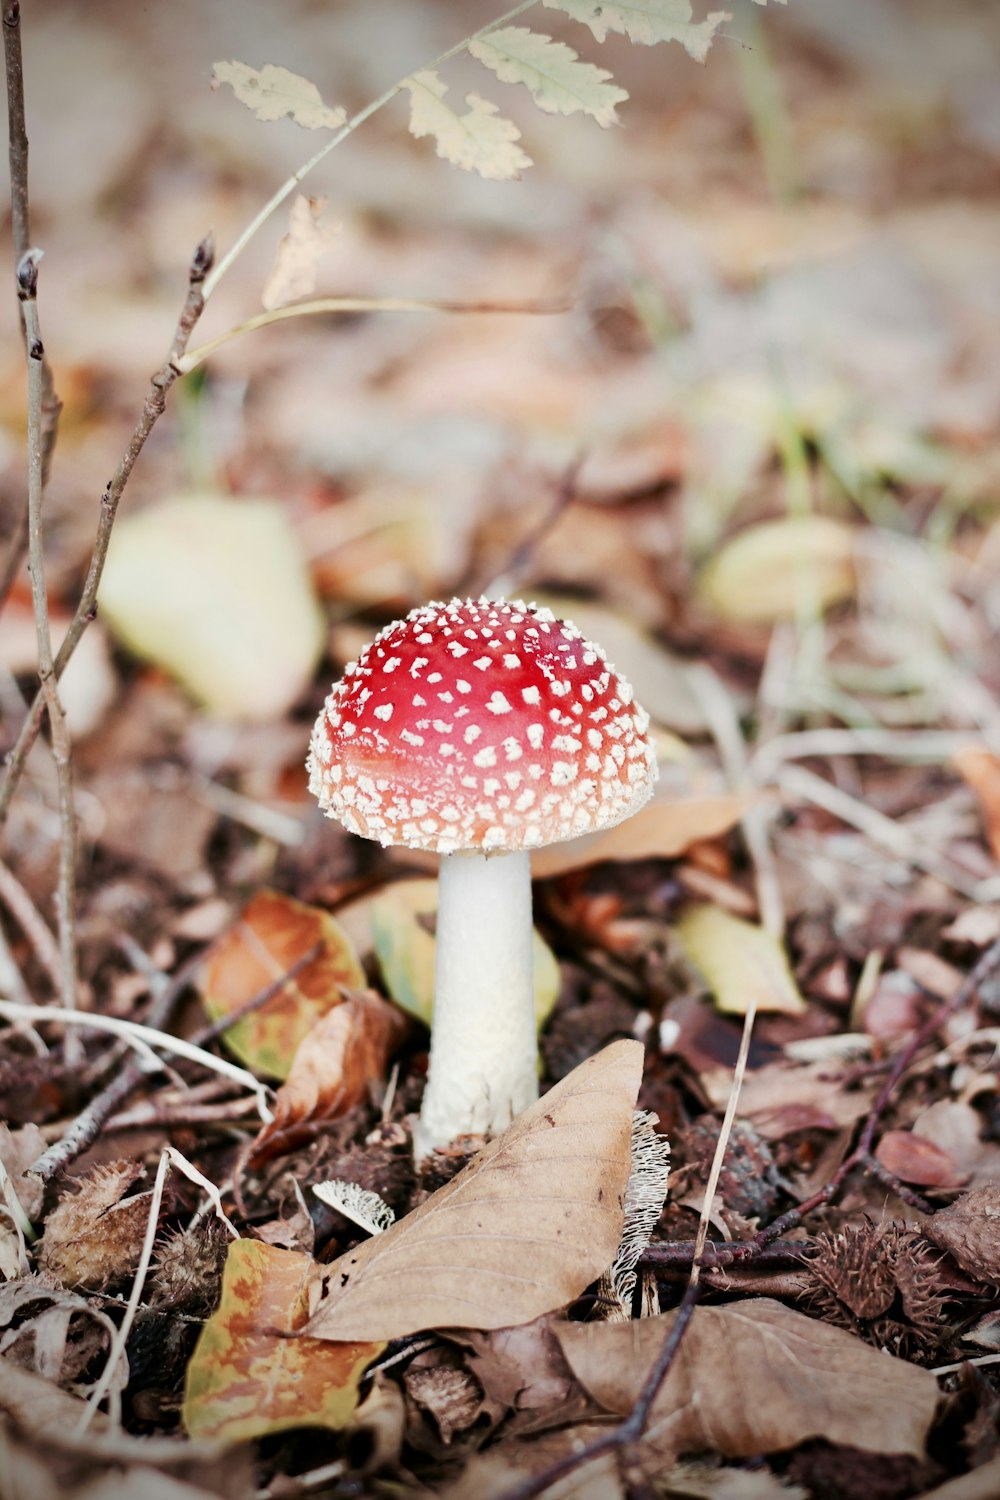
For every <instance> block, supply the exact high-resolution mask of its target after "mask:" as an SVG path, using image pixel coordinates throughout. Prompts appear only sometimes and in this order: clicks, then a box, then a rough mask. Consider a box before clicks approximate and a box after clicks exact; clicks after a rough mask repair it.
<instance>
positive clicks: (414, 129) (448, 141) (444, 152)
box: [402, 70, 531, 181]
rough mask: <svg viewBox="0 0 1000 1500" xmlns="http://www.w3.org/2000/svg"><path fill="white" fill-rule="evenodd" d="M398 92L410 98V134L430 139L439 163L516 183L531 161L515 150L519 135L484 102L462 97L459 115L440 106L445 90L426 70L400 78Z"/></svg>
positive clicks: (514, 126) (488, 103)
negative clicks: (463, 104)
mask: <svg viewBox="0 0 1000 1500" xmlns="http://www.w3.org/2000/svg"><path fill="white" fill-rule="evenodd" d="M402 87H403V88H404V89H406V90H407V92H408V93H409V95H410V134H411V135H415V136H424V135H432V136H433V137H434V143H435V148H436V150H437V154H438V156H442V157H444V159H445V161H450V162H452V163H453V164H454V165H455V166H456V167H462V168H463V169H464V170H465V171H467V172H478V173H479V175H480V177H486V178H490V179H492V180H495V181H503V180H504V179H508V178H511V177H520V175H521V172H522V171H523V169H524V168H525V167H530V166H531V157H530V156H528V155H527V154H526V153H525V152H524V151H522V150H521V148H520V146H518V145H517V142H518V141H519V140H520V138H521V132H520V131H519V130H518V128H517V126H516V125H515V124H514V123H513V121H511V120H506V119H504V117H503V115H501V114H500V113H499V112H498V110H497V107H496V105H495V104H491V103H490V101H489V100H488V99H483V98H481V97H480V96H479V95H478V94H466V96H465V102H466V104H467V105H468V106H469V108H468V110H467V111H466V113H465V114H464V115H459V114H458V113H457V112H456V111H455V110H453V109H452V108H451V105H450V104H446V103H445V102H444V96H445V94H446V93H447V92H448V88H447V85H446V84H443V83H442V82H441V80H440V78H439V77H438V75H437V74H436V73H434V72H431V71H429V70H425V71H424V72H421V73H413V74H412V75H411V76H410V77H409V78H404V79H403V83H402Z"/></svg>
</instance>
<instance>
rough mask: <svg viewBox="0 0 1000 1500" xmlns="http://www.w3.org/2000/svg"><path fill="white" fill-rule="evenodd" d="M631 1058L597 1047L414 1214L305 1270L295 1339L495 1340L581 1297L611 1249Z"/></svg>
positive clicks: (636, 1058)
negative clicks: (306, 1306)
mask: <svg viewBox="0 0 1000 1500" xmlns="http://www.w3.org/2000/svg"><path fill="white" fill-rule="evenodd" d="M642 1057H643V1051H642V1046H641V1044H640V1043H639V1042H631V1041H622V1042H615V1043H613V1044H612V1045H611V1046H610V1047H605V1048H604V1050H603V1051H602V1052H600V1053H598V1055H597V1056H596V1057H591V1058H588V1060H587V1061H586V1062H585V1063H583V1064H581V1066H580V1067H579V1068H576V1069H575V1070H574V1071H573V1072H572V1073H570V1074H569V1075H568V1077H566V1078H564V1079H563V1080H562V1081H561V1082H560V1083H557V1084H556V1086H555V1088H553V1089H552V1090H551V1091H550V1092H549V1093H548V1094H547V1095H546V1096H545V1097H544V1098H543V1099H540V1100H539V1101H538V1102H537V1103H536V1104H533V1105H532V1106H531V1107H530V1109H526V1110H525V1111H524V1113H523V1114H521V1115H519V1116H518V1118H517V1119H516V1120H515V1121H514V1122H513V1124H512V1125H510V1126H509V1127H508V1128H507V1129H506V1130H505V1131H504V1133H503V1134H502V1135H501V1136H498V1138H497V1139H496V1140H495V1141H493V1142H491V1143H490V1145H488V1146H487V1147H486V1148H485V1150H483V1151H481V1152H480V1153H479V1154H478V1156H476V1157H475V1158H474V1159H473V1160H472V1161H471V1162H470V1163H469V1165H468V1166H467V1167H466V1168H465V1169H464V1170H463V1171H462V1172H460V1173H459V1174H458V1176H457V1177H455V1178H453V1179H452V1181H451V1182H449V1183H448V1184H447V1185H446V1186H445V1187H443V1188H440V1189H439V1190H438V1192H436V1193H433V1194H432V1195H431V1197H430V1198H428V1199H427V1200H426V1202H425V1203H422V1204H421V1205H420V1207H419V1208H417V1209H415V1210H414V1212H413V1213H411V1214H408V1215H407V1216H406V1217H405V1218H404V1219H401V1220H400V1221H399V1223H397V1224H395V1225H393V1227H392V1228H391V1229H389V1230H388V1231H387V1232H386V1233H385V1234H383V1235H379V1237H378V1238H377V1239H375V1240H370V1241H369V1242H368V1243H367V1244H365V1245H361V1246H359V1247H358V1248H357V1249H355V1250H351V1251H349V1252H348V1253H347V1254H346V1255H342V1256H341V1257H340V1259H339V1260H336V1261H334V1262H333V1263H332V1264H331V1265H329V1266H319V1267H317V1268H316V1273H315V1277H314V1287H313V1298H314V1306H315V1308H316V1310H315V1312H314V1315H313V1317H312V1319H311V1320H310V1322H309V1323H308V1325H307V1332H308V1333H309V1334H310V1335H313V1336H315V1337H317V1338H324V1339H353V1338H398V1337H402V1336H403V1335H404V1334H407V1333H416V1332H418V1331H419V1330H420V1329H423V1328H439V1327H447V1328H480V1329H484V1328H485V1329H489V1328H506V1327H510V1326H512V1325H514V1324H518V1323H528V1322H530V1321H531V1320H532V1319H534V1318H537V1317H540V1316H541V1315H542V1314H543V1313H546V1312H551V1311H552V1310H553V1309H554V1308H557V1307H563V1306H565V1305H566V1303H568V1302H570V1301H572V1299H573V1298H574V1297H577V1296H579V1295H580V1293H581V1292H582V1291H583V1290H584V1288H585V1287H586V1286H587V1285H588V1284H589V1283H590V1282H591V1281H592V1280H593V1279H594V1277H595V1276H597V1275H599V1274H600V1272H601V1271H603V1270H604V1268H605V1267H606V1266H607V1265H609V1264H610V1262H611V1260H612V1257H613V1256H614V1254H615V1251H616V1250H617V1248H618V1243H619V1240H620V1237H621V1230H622V1222H623V1204H624V1199H625V1188H626V1184H627V1182H628V1177H629V1170H630V1165H631V1158H630V1140H631V1133H632V1112H633V1110H634V1108H635V1101H636V1096H637V1094H638V1091H639V1081H640V1077H641V1073H642Z"/></svg>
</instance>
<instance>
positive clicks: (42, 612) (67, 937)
mask: <svg viewBox="0 0 1000 1500" xmlns="http://www.w3.org/2000/svg"><path fill="white" fill-rule="evenodd" d="M41 258H42V257H41V251H39V250H27V251H26V252H25V254H24V255H23V256H22V257H21V259H20V261H19V262H18V266H17V294H18V299H19V301H20V304H21V315H22V317H23V319H24V329H25V334H26V338H27V354H28V572H29V574H30V576H31V603H32V608H33V611H34V616H35V634H36V638H37V642H38V677H39V682H40V684H41V688H40V692H41V695H42V696H43V698H44V701H45V709H46V712H47V714H48V719H49V731H50V733H51V736H52V758H53V760H54V761H55V767H56V779H57V785H58V792H59V884H58V894H57V898H56V906H57V916H58V924H59V954H60V960H61V964H60V967H61V976H60V985H59V991H60V994H61V995H62V1002H63V1005H64V1006H65V1007H66V1009H67V1010H74V1009H75V1008H76V1004H77V950H76V807H75V805H74V801H73V762H72V756H71V751H70V741H69V730H68V728H67V727H66V715H65V714H64V713H63V707H62V703H61V702H60V700H59V689H58V685H57V683H56V678H55V664H54V662H53V658H52V634H51V631H50V629H49V596H48V590H47V588H46V584H45V548H44V523H43V515H42V497H43V492H44V483H45V481H44V475H43V472H42V390H43V384H44V381H43V375H42V362H43V360H44V357H45V349H44V346H43V344H42V331H41V324H40V321H39V317H38V265H39V261H40V260H41ZM80 1056H81V1048H80V1039H79V1037H78V1036H77V1035H76V1033H75V1032H72V1031H71V1032H68V1033H67V1036H66V1061H67V1063H68V1064H69V1065H70V1066H71V1067H75V1066H76V1065H77V1064H78V1063H79V1061H80Z"/></svg>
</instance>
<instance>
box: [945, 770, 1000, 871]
mask: <svg viewBox="0 0 1000 1500" xmlns="http://www.w3.org/2000/svg"><path fill="white" fill-rule="evenodd" d="M952 764H953V765H954V767H955V769H956V771H957V772H958V774H959V775H960V776H961V777H962V779H963V781H965V782H967V783H968V785H969V786H970V787H971V788H972V790H973V791H974V792H975V794H976V796H977V797H978V799H979V805H980V807H981V808H982V813H983V822H984V823H985V825H986V838H987V841H988V842H989V846H990V852H991V853H992V855H993V858H994V859H995V860H1000V755H994V753H993V752H992V750H984V749H982V748H981V747H980V746H978V745H969V746H967V748H966V749H964V750H959V751H958V752H957V754H955V755H953V756H952Z"/></svg>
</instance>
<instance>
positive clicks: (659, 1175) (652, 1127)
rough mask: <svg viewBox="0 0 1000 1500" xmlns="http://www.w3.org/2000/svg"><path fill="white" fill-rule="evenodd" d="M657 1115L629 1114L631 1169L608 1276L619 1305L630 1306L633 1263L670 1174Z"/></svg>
mask: <svg viewBox="0 0 1000 1500" xmlns="http://www.w3.org/2000/svg"><path fill="white" fill-rule="evenodd" d="M656 1124H657V1116H656V1115H654V1114H651V1113H650V1112H649V1111H648V1110H642V1109H637V1110H636V1111H635V1113H634V1114H633V1116H632V1170H631V1173H630V1174H629V1179H628V1186H627V1187H626V1189H625V1223H624V1226H623V1228H622V1237H621V1242H620V1243H619V1246H618V1253H617V1255H616V1256H615V1258H614V1260H613V1261H612V1263H611V1269H610V1271H609V1273H608V1274H609V1277H610V1281H611V1285H612V1287H613V1288H614V1292H615V1296H616V1297H617V1299H618V1301H619V1303H620V1304H621V1306H622V1308H623V1309H624V1310H626V1316H627V1315H628V1309H630V1308H631V1306H632V1297H633V1295H634V1293H635V1281H636V1266H637V1265H638V1264H639V1258H640V1256H641V1255H642V1253H643V1251H644V1250H645V1249H646V1246H647V1245H648V1244H649V1241H650V1239H651V1238H652V1234H653V1230H654V1229H655V1228H656V1224H657V1220H658V1219H659V1217H660V1214H661V1213H662V1212H663V1205H664V1202H665V1201H666V1197H667V1182H668V1180H669V1177H670V1142H669V1141H668V1140H667V1138H666V1136H665V1135H658V1134H657V1132H656Z"/></svg>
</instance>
